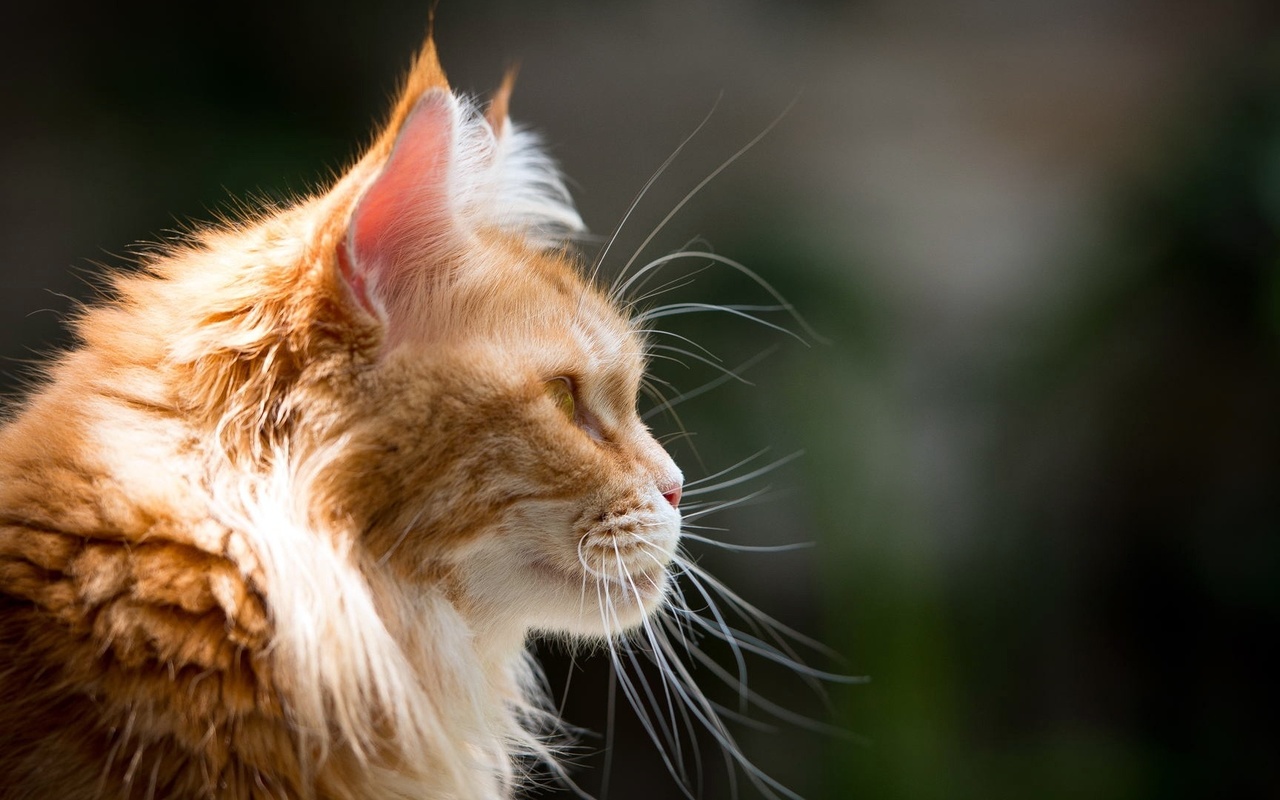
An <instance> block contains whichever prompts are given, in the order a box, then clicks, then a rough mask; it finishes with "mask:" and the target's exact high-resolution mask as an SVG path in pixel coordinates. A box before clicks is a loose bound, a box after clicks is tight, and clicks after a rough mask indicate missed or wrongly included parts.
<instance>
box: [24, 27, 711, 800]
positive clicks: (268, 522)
mask: <svg viewBox="0 0 1280 800" xmlns="http://www.w3.org/2000/svg"><path fill="white" fill-rule="evenodd" d="M511 90H512V80H511V79H510V77H509V78H508V79H507V80H506V81H505V82H504V83H503V85H502V87H501V88H500V89H499V90H498V91H497V92H496V93H495V94H494V96H493V97H492V99H491V100H490V101H489V102H488V104H487V105H485V106H483V107H482V106H481V105H480V104H478V103H476V102H475V101H472V100H470V99H468V98H466V97H463V96H460V95H458V94H455V93H454V92H453V90H451V89H450V87H449V84H448V82H447V80H446V78H445V74H444V72H443V70H442V68H441V66H440V63H439V61H438V59H437V56H436V51H435V47H434V44H433V42H432V40H431V38H430V37H428V38H427V40H426V43H425V44H424V46H423V48H422V50H421V51H420V52H419V54H418V56H417V58H416V59H415V62H414V64H413V67H412V69H411V70H410V72H409V74H408V77H407V79H406V80H405V81H404V84H403V89H402V91H401V92H400V94H399V96H398V99H397V100H396V102H395V104H394V107H393V110H392V112H391V114H390V117H389V119H388V121H387V123H386V125H385V127H384V128H383V129H382V130H381V132H380V133H379V134H378V135H377V137H376V139H375V140H374V142H373V144H372V146H371V147H369V149H368V150H367V152H366V153H365V154H364V155H363V156H362V157H361V158H359V159H358V161H357V162H356V163H355V164H354V166H352V167H351V168H350V169H349V170H347V171H346V172H345V174H343V175H341V177H339V178H338V179H336V180H335V181H334V182H333V184H332V186H331V187H329V188H328V189H327V191H324V192H322V193H319V194H317V195H315V196H312V197H308V198H305V199H302V200H300V201H298V202H297V203H295V204H294V205H292V206H290V207H288V208H286V209H284V210H280V211H274V212H263V213H261V214H260V215H259V216H257V217H256V218H252V219H248V220H244V221H242V222H238V223H235V224H225V225H222V226H218V227H211V228H209V229H207V230H204V231H202V232H198V233H196V234H194V235H192V236H191V237H190V239H189V241H187V242H185V243H183V244H181V245H175V246H173V247H170V248H168V249H167V250H166V251H165V252H163V253H162V254H158V255H154V256H151V257H149V258H148V259H147V260H146V263H144V264H143V265H142V269H141V270H139V271H137V272H132V273H126V274H121V275H117V276H116V277H115V278H114V279H113V287H114V291H113V294H112V297H111V298H110V299H109V300H107V301H104V302H101V303H99V304H96V305H94V306H91V307H89V308H87V309H85V310H84V311H82V312H81V313H80V315H79V317H78V319H77V320H76V322H75V331H76V333H77V335H78V337H79V345H78V346H77V347H75V348H74V349H72V350H70V351H69V352H67V353H65V354H63V355H62V356H60V357H59V358H58V359H56V361H55V362H54V363H53V364H52V365H51V366H49V367H48V370H47V375H46V376H45V378H44V380H43V381H42V382H41V385H40V386H39V387H38V388H37V389H36V390H34V391H33V392H32V393H31V394H30V396H29V397H27V398H26V399H25V401H24V402H23V404H22V406H21V408H20V409H18V410H17V411H15V412H14V413H13V414H11V415H10V418H9V419H8V420H7V422H6V423H5V424H4V425H3V427H2V428H0V797H4V798H62V799H63V800H81V799H82V798H83V799H85V800H88V799H89V798H101V799H103V800H116V799H117V798H119V799H121V800H123V799H124V798H128V799H129V800H141V799H143V798H147V799H150V798H226V799H227V800H242V799H245V800H247V799H249V798H316V799H317V800H318V799H320V798H461V799H464V800H470V799H473V798H474V799H475V800H495V799H496V798H508V797H512V796H514V795H515V794H516V793H517V792H519V791H520V790H521V788H522V787H525V786H526V785H527V783H528V782H529V775H530V771H531V770H532V769H533V767H532V766H531V765H533V764H535V763H542V764H544V765H548V768H550V769H551V770H553V771H557V770H558V769H559V768H558V767H557V766H556V765H557V760H556V752H555V748H556V741H557V736H558V735H559V731H560V723H559V722H558V720H557V719H556V717H555V714H554V713H552V711H551V710H550V709H549V707H548V704H547V702H546V701H545V699H544V690H543V689H541V688H540V684H539V675H538V671H537V667H536V665H535V664H534V663H533V661H532V658H531V656H530V655H529V652H528V650H527V646H526V642H527V640H528V639H529V638H530V636H531V635H536V634H552V635H563V636H569V637H573V638H575V639H579V640H587V641H597V642H606V643H609V642H611V641H613V640H614V639H616V638H617V637H618V636H620V635H621V634H623V633H625V632H627V631H629V630H631V629H634V628H636V627H637V626H641V625H645V624H646V623H647V622H648V621H649V620H650V618H651V616H652V615H653V614H655V612H656V611H657V610H658V609H660V608H662V607H663V605H664V604H665V603H667V602H668V601H669V599H670V596H671V591H672V590H671V586H672V578H671V572H672V565H673V562H674V560H675V559H677V558H678V547H679V543H680V540H681V511H680V504H681V498H682V492H683V485H684V479H683V476H682V474H681V472H680V470H679V468H678V467H677V466H676V464H675V463H674V462H673V461H672V459H671V458H670V457H669V456H668V454H667V453H666V452H665V451H664V449H663V448H662V447H661V446H660V445H659V444H658V442H657V441H656V440H655V439H654V437H653V435H652V434H651V433H650V432H649V431H648V429H647V428H646V427H645V425H644V424H643V423H642V422H641V420H640V418H639V417H638V415H637V412H636V400H637V395H638V393H639V391H640V389H641V384H642V381H643V380H644V370H645V364H646V357H647V356H646V342H645V332H644V331H643V330H642V328H643V319H642V318H641V317H637V316H629V315H628V310H627V308H625V307H624V306H623V305H622V304H621V303H620V302H619V301H618V298H617V297H616V296H615V294H614V293H611V292H609V291H606V290H604V289H602V288H600V287H598V286H597V285H596V282H595V281H594V280H593V276H591V275H588V274H586V273H587V272H588V270H587V269H585V268H584V265H583V264H581V263H579V258H578V256H576V255H575V252H574V250H573V249H572V247H571V245H570V243H571V240H572V239H573V238H574V237H575V235H577V234H579V233H580V232H581V231H582V229H583V223H582V220H581V219H580V217H579V215H578V213H577V212H576V211H575V209H574V206H573V204H572V202H571V199H570V197H569V194H568V192H567V191H566V188H565V184H564V181H563V180H562V178H561V176H560V174H559V173H558V171H557V168H556V166H555V165H554V163H553V162H552V161H551V160H550V159H549V157H548V156H547V155H545V154H544V153H543V151H542V150H541V149H540V148H539V144H538V141H537V139H536V138H535V137H534V136H533V135H532V134H531V133H529V132H528V131H526V130H524V129H522V128H520V127H517V126H515V125H513V124H512V123H511V121H510V120H509V118H508V114H507V107H508V102H509V97H510V94H511ZM663 641H666V640H663ZM668 669H669V670H681V669H683V667H679V666H678V665H674V664H673V665H671V666H669V667H668ZM677 677H678V676H677ZM691 702H693V703H695V704H696V707H695V708H694V713H695V715H696V716H701V715H708V716H709V717H710V718H711V719H713V720H714V719H715V714H714V710H713V709H712V708H711V707H710V705H709V704H708V703H706V701H705V700H701V699H697V698H695V699H694V700H692V701H691ZM698 709H702V711H701V713H700V712H699V710H698ZM708 724H709V725H711V726H712V727H718V721H716V722H710V723H708ZM725 741H728V740H727V739H726V740H725Z"/></svg>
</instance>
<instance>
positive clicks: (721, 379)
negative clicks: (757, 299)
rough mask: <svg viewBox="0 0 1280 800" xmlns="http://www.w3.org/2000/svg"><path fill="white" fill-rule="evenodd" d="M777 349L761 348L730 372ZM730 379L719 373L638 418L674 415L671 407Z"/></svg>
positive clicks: (763, 358)
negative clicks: (664, 412) (662, 414)
mask: <svg viewBox="0 0 1280 800" xmlns="http://www.w3.org/2000/svg"><path fill="white" fill-rule="evenodd" d="M778 349H779V347H778V345H773V346H772V347H769V348H767V349H765V350H762V351H761V352H759V353H757V354H756V355H754V356H752V357H751V358H749V359H747V360H746V361H744V362H742V363H741V364H739V365H738V366H736V367H734V368H733V369H732V370H730V372H731V373H733V374H740V373H743V372H746V371H747V370H749V369H751V368H752V367H754V366H755V365H756V364H759V363H760V362H761V361H764V360H765V359H766V358H768V357H769V356H771V355H773V354H774V353H776V352H778ZM731 380H733V378H732V377H730V376H729V375H720V376H718V377H716V378H715V379H714V380H711V381H708V382H707V383H704V384H702V385H701V386H699V387H697V388H696V389H691V390H689V391H687V392H684V393H683V394H679V395H676V396H675V397H673V398H671V400H669V401H668V402H666V403H665V404H664V405H662V406H656V407H654V408H650V409H648V410H646V411H645V412H644V413H643V414H641V415H640V419H641V420H642V421H645V420H648V419H649V418H650V417H652V416H654V415H655V414H658V413H659V412H662V411H667V412H668V413H671V414H672V416H675V412H674V410H673V409H674V408H675V407H676V406H678V405H679V404H681V403H683V402H685V401H686V400H692V399H693V398H695V397H697V396H698V395H701V394H706V393H707V392H709V391H711V390H712V389H715V388H718V387H720V386H722V385H724V384H726V383H728V382H729V381H731ZM668 385H669V384H668ZM673 388H674V387H673Z"/></svg>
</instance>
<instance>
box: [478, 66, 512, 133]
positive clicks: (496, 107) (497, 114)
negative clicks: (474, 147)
mask: <svg viewBox="0 0 1280 800" xmlns="http://www.w3.org/2000/svg"><path fill="white" fill-rule="evenodd" d="M519 72H520V68H519V67H518V66H512V67H511V68H510V69H508V70H507V74H506V75H504V76H502V85H500V86H499V87H498V90H497V91H496V92H494V93H493V97H491V98H489V108H488V109H487V110H486V111H485V113H484V116H485V119H487V120H488V121H489V127H490V128H493V135H494V136H496V137H498V138H499V139H501V138H502V136H503V134H505V133H506V131H507V126H508V125H510V124H511V120H510V119H508V117H507V112H508V110H509V108H510V106H511V90H512V89H514V88H515V85H516V75H517V74H518V73H519Z"/></svg>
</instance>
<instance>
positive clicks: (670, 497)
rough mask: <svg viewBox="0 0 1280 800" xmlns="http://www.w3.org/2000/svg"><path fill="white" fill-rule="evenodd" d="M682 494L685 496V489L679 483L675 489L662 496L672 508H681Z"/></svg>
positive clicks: (668, 490)
mask: <svg viewBox="0 0 1280 800" xmlns="http://www.w3.org/2000/svg"><path fill="white" fill-rule="evenodd" d="M682 494H684V487H683V486H681V485H680V484H678V483H677V484H676V485H675V488H674V489H667V490H666V491H664V492H663V493H662V496H663V498H665V499H666V501H667V502H668V503H670V504H671V507H672V508H679V507H680V495H682Z"/></svg>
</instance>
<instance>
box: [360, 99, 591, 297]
mask: <svg viewBox="0 0 1280 800" xmlns="http://www.w3.org/2000/svg"><path fill="white" fill-rule="evenodd" d="M498 130H499V133H498V134H497V135H495V133H494V128H493V127H492V126H491V125H490V123H489V121H488V120H487V119H486V118H485V116H484V114H483V113H481V112H480V111H479V110H478V109H477V108H476V107H475V105H474V104H473V103H472V102H470V101H469V100H467V99H459V98H458V97H456V96H454V95H453V94H451V93H450V92H448V91H446V90H444V89H431V90H428V91H426V92H424V93H423V95H422V96H421V97H420V98H419V99H418V101H417V103H416V104H415V105H414V108H413V110H412V111H411V112H410V113H409V114H408V116H407V117H406V118H405V121H404V123H403V125H402V126H401V129H400V131H399V133H398V134H397V137H396V141H395V145H394V147H393V148H392V151H391V154H390V155H389V156H388V158H387V161H386V163H385V164H384V165H383V168H382V170H381V171H380V172H379V173H378V175H377V176H376V177H375V178H374V179H373V180H372V181H371V182H370V183H369V185H368V186H367V187H366V189H365V191H364V194H363V195H362V196H361V198H360V200H359V201H358V202H357V203H356V206H355V209H354V210H353V212H352V215H351V220H350V222H349V224H348V228H347V236H346V241H345V243H344V245H343V248H344V252H343V253H342V260H343V262H344V263H343V273H344V276H345V278H346V279H347V282H348V284H349V285H350V286H351V288H352V290H353V292H354V294H355V295H356V297H357V298H358V299H359V300H360V302H361V303H362V304H364V305H365V306H366V308H367V309H368V310H370V311H372V312H374V313H376V314H377V315H378V316H380V317H381V318H383V319H384V321H386V320H387V319H388V317H390V318H391V321H392V322H394V319H395V316H396V314H397V311H398V310H409V311H411V310H412V309H414V308H418V307H420V306H419V304H418V303H419V301H420V300H421V294H420V293H421V292H423V291H430V289H431V286H432V284H433V283H434V282H435V281H436V279H437V278H438V277H439V272H440V270H441V269H442V268H443V267H445V266H446V265H447V264H448V263H450V262H451V261H452V260H453V259H454V258H455V257H456V256H457V255H459V254H460V253H463V252H465V250H466V248H467V247H468V246H469V245H471V244H472V243H473V242H474V237H475V234H476V232H477V231H479V230H482V229H486V228H488V229H496V230H498V231H500V232H502V233H505V234H509V235H513V236H518V237H520V238H522V239H524V241H525V242H526V243H527V244H529V245H530V246H532V247H536V248H547V247H553V246H556V245H558V244H560V243H562V242H563V241H564V240H565V239H567V238H569V237H570V236H572V235H573V234H575V233H577V232H579V231H581V230H582V229H583V224H582V219H581V217H579V216H578V212H577V211H575V210H574V208H573V203H572V200H571V198H570V197H569V192H568V190H567V189H566V188H565V185H564V180H563V178H561V176H560V173H559V171H558V170H557V168H556V165H555V163H554V162H553V161H552V160H551V158H550V157H549V156H547V155H546V153H544V152H543V151H542V149H541V148H540V147H539V142H538V138H537V137H536V136H535V135H534V134H532V133H530V132H528V131H526V130H524V129H522V128H519V127H517V126H514V125H512V124H511V123H510V121H509V120H507V119H505V117H504V119H503V121H502V124H500V125H498ZM406 306H407V307H408V308H407V309H406V308H405V307H406Z"/></svg>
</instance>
